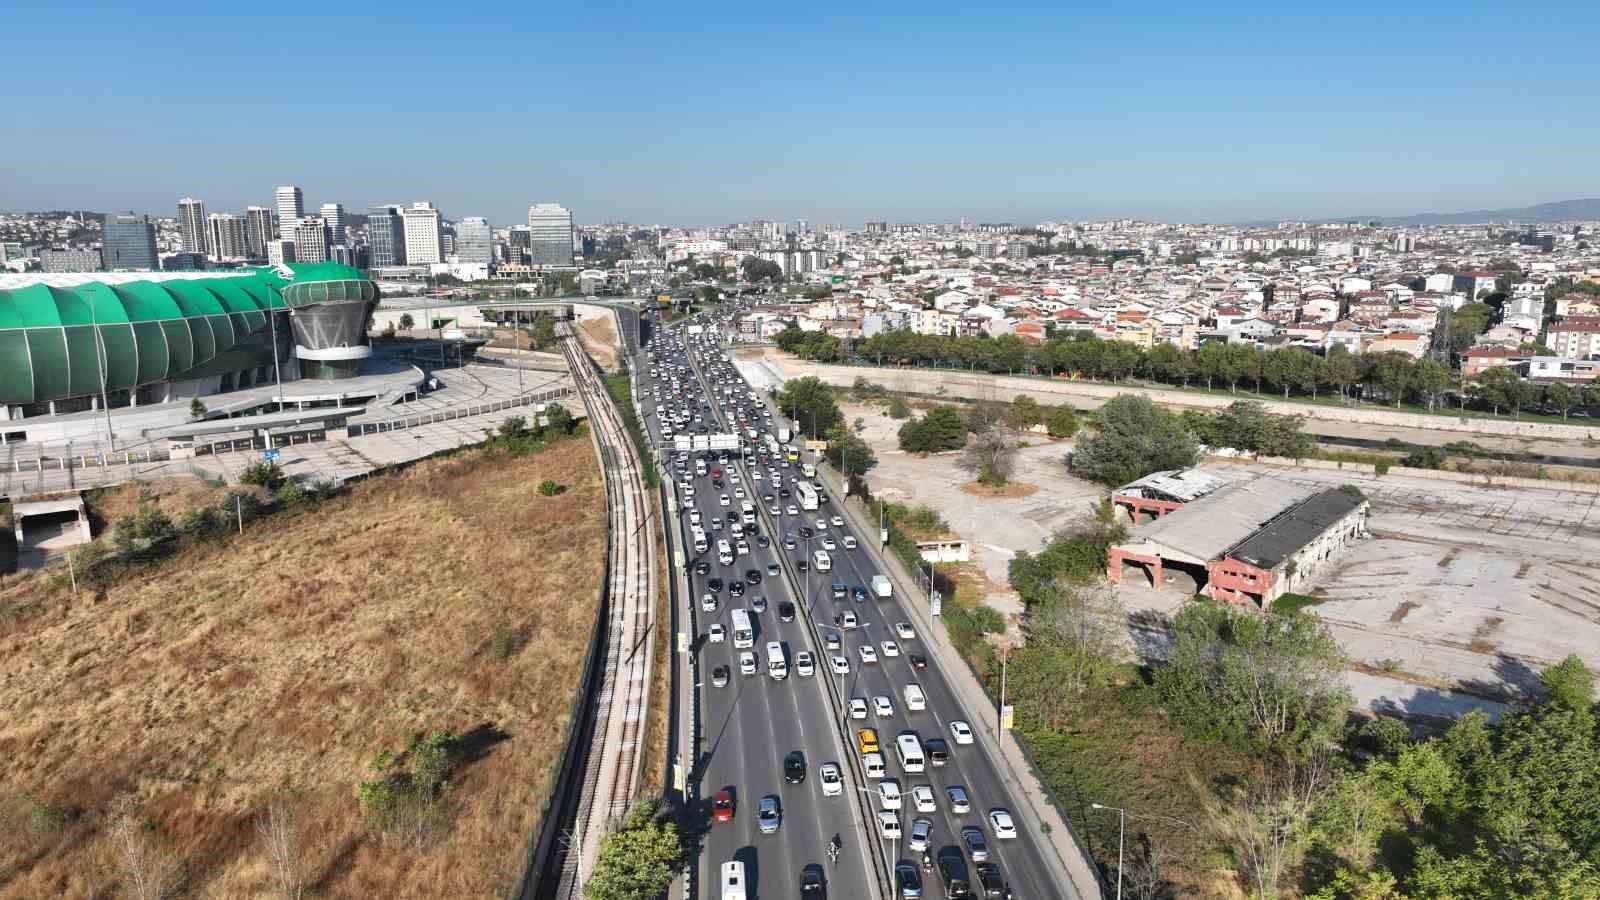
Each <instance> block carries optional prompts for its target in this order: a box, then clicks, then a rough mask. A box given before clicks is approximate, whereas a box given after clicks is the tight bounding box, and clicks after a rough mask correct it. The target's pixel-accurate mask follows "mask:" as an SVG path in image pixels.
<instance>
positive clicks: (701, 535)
mask: <svg viewBox="0 0 1600 900" xmlns="http://www.w3.org/2000/svg"><path fill="white" fill-rule="evenodd" d="M694 552H696V553H704V552H706V533H705V532H704V531H702V530H700V529H699V528H696V529H695V530H694Z"/></svg>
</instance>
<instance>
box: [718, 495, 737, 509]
mask: <svg viewBox="0 0 1600 900" xmlns="http://www.w3.org/2000/svg"><path fill="white" fill-rule="evenodd" d="M717 502H718V503H720V504H722V505H723V506H732V505H733V501H732V500H729V499H728V495H727V494H718V495H717Z"/></svg>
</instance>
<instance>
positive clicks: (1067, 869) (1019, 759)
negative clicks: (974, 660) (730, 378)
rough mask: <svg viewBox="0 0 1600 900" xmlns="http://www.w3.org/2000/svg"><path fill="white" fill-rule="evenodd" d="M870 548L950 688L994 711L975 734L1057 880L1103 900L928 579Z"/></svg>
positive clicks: (829, 480)
mask: <svg viewBox="0 0 1600 900" xmlns="http://www.w3.org/2000/svg"><path fill="white" fill-rule="evenodd" d="M817 475H818V477H819V478H821V479H822V480H823V481H824V482H825V483H826V485H827V487H828V490H829V491H831V492H832V493H833V494H834V496H837V497H843V496H844V484H843V482H842V481H841V479H840V477H839V473H837V472H835V471H834V470H833V468H832V467H831V466H828V465H822V466H818V467H817ZM841 505H842V506H843V508H844V513H845V515H846V516H848V517H849V518H850V520H851V524H852V525H853V526H854V527H855V528H856V529H857V530H858V532H859V533H861V534H863V535H875V534H877V533H878V524H877V522H876V521H875V520H873V519H872V518H871V516H870V511H869V510H866V509H864V507H863V505H862V503H861V500H860V498H859V497H858V496H855V495H851V496H850V497H848V498H846V499H845V500H844V501H843V503H842V504H841ZM869 549H870V550H871V552H872V553H874V554H875V555H877V556H878V557H879V558H881V559H882V560H883V562H884V570H885V571H886V572H887V573H888V574H889V577H890V578H891V579H893V581H894V583H895V589H896V590H897V591H899V593H900V596H901V597H905V598H907V600H908V604H909V605H911V606H913V607H920V609H914V610H913V612H914V615H913V618H915V619H917V620H918V621H919V622H920V623H922V624H923V625H924V626H925V627H927V628H928V630H929V632H930V633H931V634H932V635H933V636H934V637H935V638H936V640H932V641H926V642H925V645H926V646H927V647H928V648H929V649H930V650H931V651H932V653H933V655H934V656H935V657H936V658H937V660H938V665H939V670H940V671H941V672H944V673H945V678H946V680H947V681H948V682H949V684H950V689H951V690H952V691H954V692H955V693H956V695H957V696H958V697H959V698H960V699H961V703H962V705H963V706H965V707H967V708H968V709H972V710H988V711H989V712H990V715H986V716H979V717H977V719H978V721H975V722H973V723H972V724H973V725H974V726H976V727H975V728H974V733H975V734H976V736H977V737H978V740H979V743H980V744H981V745H982V746H983V747H984V749H985V751H986V752H987V753H988V755H989V757H990V758H991V759H993V760H994V761H995V763H996V769H997V771H998V772H999V775H1000V777H1001V779H1002V780H1004V781H1005V783H1006V786H1007V787H1008V788H1009V789H1010V790H1011V792H1012V794H1013V795H1014V796H1015V797H1016V798H1017V800H1018V801H1019V802H1021V803H1024V804H1026V805H1027V808H1028V812H1029V813H1030V814H1031V815H1032V817H1033V818H1035V819H1036V820H1038V821H1039V822H1040V823H1041V824H1042V825H1043V826H1044V827H1045V829H1047V833H1046V834H1045V835H1041V837H1042V838H1047V840H1043V841H1042V842H1041V843H1042V845H1043V846H1045V847H1048V848H1050V849H1051V850H1053V851H1054V852H1053V853H1045V854H1043V856H1044V858H1045V859H1046V860H1047V861H1048V862H1049V863H1050V864H1051V867H1052V868H1053V869H1054V870H1055V874H1056V877H1057V878H1058V879H1060V881H1061V883H1062V884H1070V885H1071V886H1072V889H1073V892H1074V893H1075V894H1076V895H1077V897H1078V898H1080V900H1091V898H1099V897H1100V896H1101V890H1100V879H1099V876H1098V874H1097V871H1096V868H1095V865H1094V861H1093V860H1092V859H1090V858H1089V854H1088V852H1087V851H1086V850H1084V848H1083V844H1082V843H1081V842H1080V841H1079V839H1078V835H1077V832H1075V831H1074V830H1073V829H1072V826H1071V824H1070V823H1068V822H1067V820H1066V819H1065V818H1063V817H1062V815H1061V812H1060V810H1058V809H1057V808H1056V807H1055V805H1054V804H1053V803H1052V802H1051V798H1050V793H1049V790H1048V789H1047V788H1046V786H1045V785H1044V783H1043V782H1042V781H1040V780H1039V778H1038V777H1037V775H1036V774H1035V772H1034V770H1033V767H1032V766H1031V765H1030V764H1029V763H1028V761H1027V758H1026V756H1024V754H1023V752H1022V747H1021V746H1020V745H1019V744H1018V743H1017V739H1016V737H1015V736H1014V735H1012V733H1011V732H1009V731H1007V732H1002V733H999V734H996V725H997V722H996V719H997V716H998V709H997V708H996V705H995V701H994V700H993V698H991V697H990V696H989V695H988V694H987V693H986V692H985V691H984V689H983V685H981V684H979V683H978V679H977V677H976V676H975V675H974V674H973V671H972V667H971V666H970V665H968V664H967V661H966V660H965V659H963V658H962V657H961V655H960V654H959V653H957V652H956V649H955V647H953V646H951V644H950V639H949V637H948V636H947V635H946V634H945V630H944V623H943V622H939V623H937V624H932V617H931V616H929V615H928V604H927V592H926V591H925V590H924V589H923V581H922V580H921V579H918V578H915V577H913V576H912V575H911V574H910V573H909V572H907V571H906V569H905V566H904V565H903V564H902V563H901V562H900V560H899V559H898V558H897V557H895V556H894V554H893V553H888V552H883V551H881V550H880V549H879V548H878V547H876V546H874V547H872V548H869ZM910 598H920V600H918V601H916V602H912V601H911V599H910Z"/></svg>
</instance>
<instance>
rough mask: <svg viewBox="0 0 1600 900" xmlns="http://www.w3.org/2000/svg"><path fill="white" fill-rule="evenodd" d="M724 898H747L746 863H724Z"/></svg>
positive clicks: (729, 899)
mask: <svg viewBox="0 0 1600 900" xmlns="http://www.w3.org/2000/svg"><path fill="white" fill-rule="evenodd" d="M722 900H745V893H744V863H742V862H738V861H734V862H725V863H723V864H722Z"/></svg>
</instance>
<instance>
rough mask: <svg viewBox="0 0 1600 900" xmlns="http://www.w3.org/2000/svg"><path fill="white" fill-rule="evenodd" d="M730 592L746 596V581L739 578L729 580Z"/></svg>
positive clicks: (735, 595) (737, 595)
mask: <svg viewBox="0 0 1600 900" xmlns="http://www.w3.org/2000/svg"><path fill="white" fill-rule="evenodd" d="M728 593H729V594H730V595H732V596H734V597H743V596H744V582H742V581H739V580H737V579H735V580H733V581H730V582H728Z"/></svg>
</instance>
